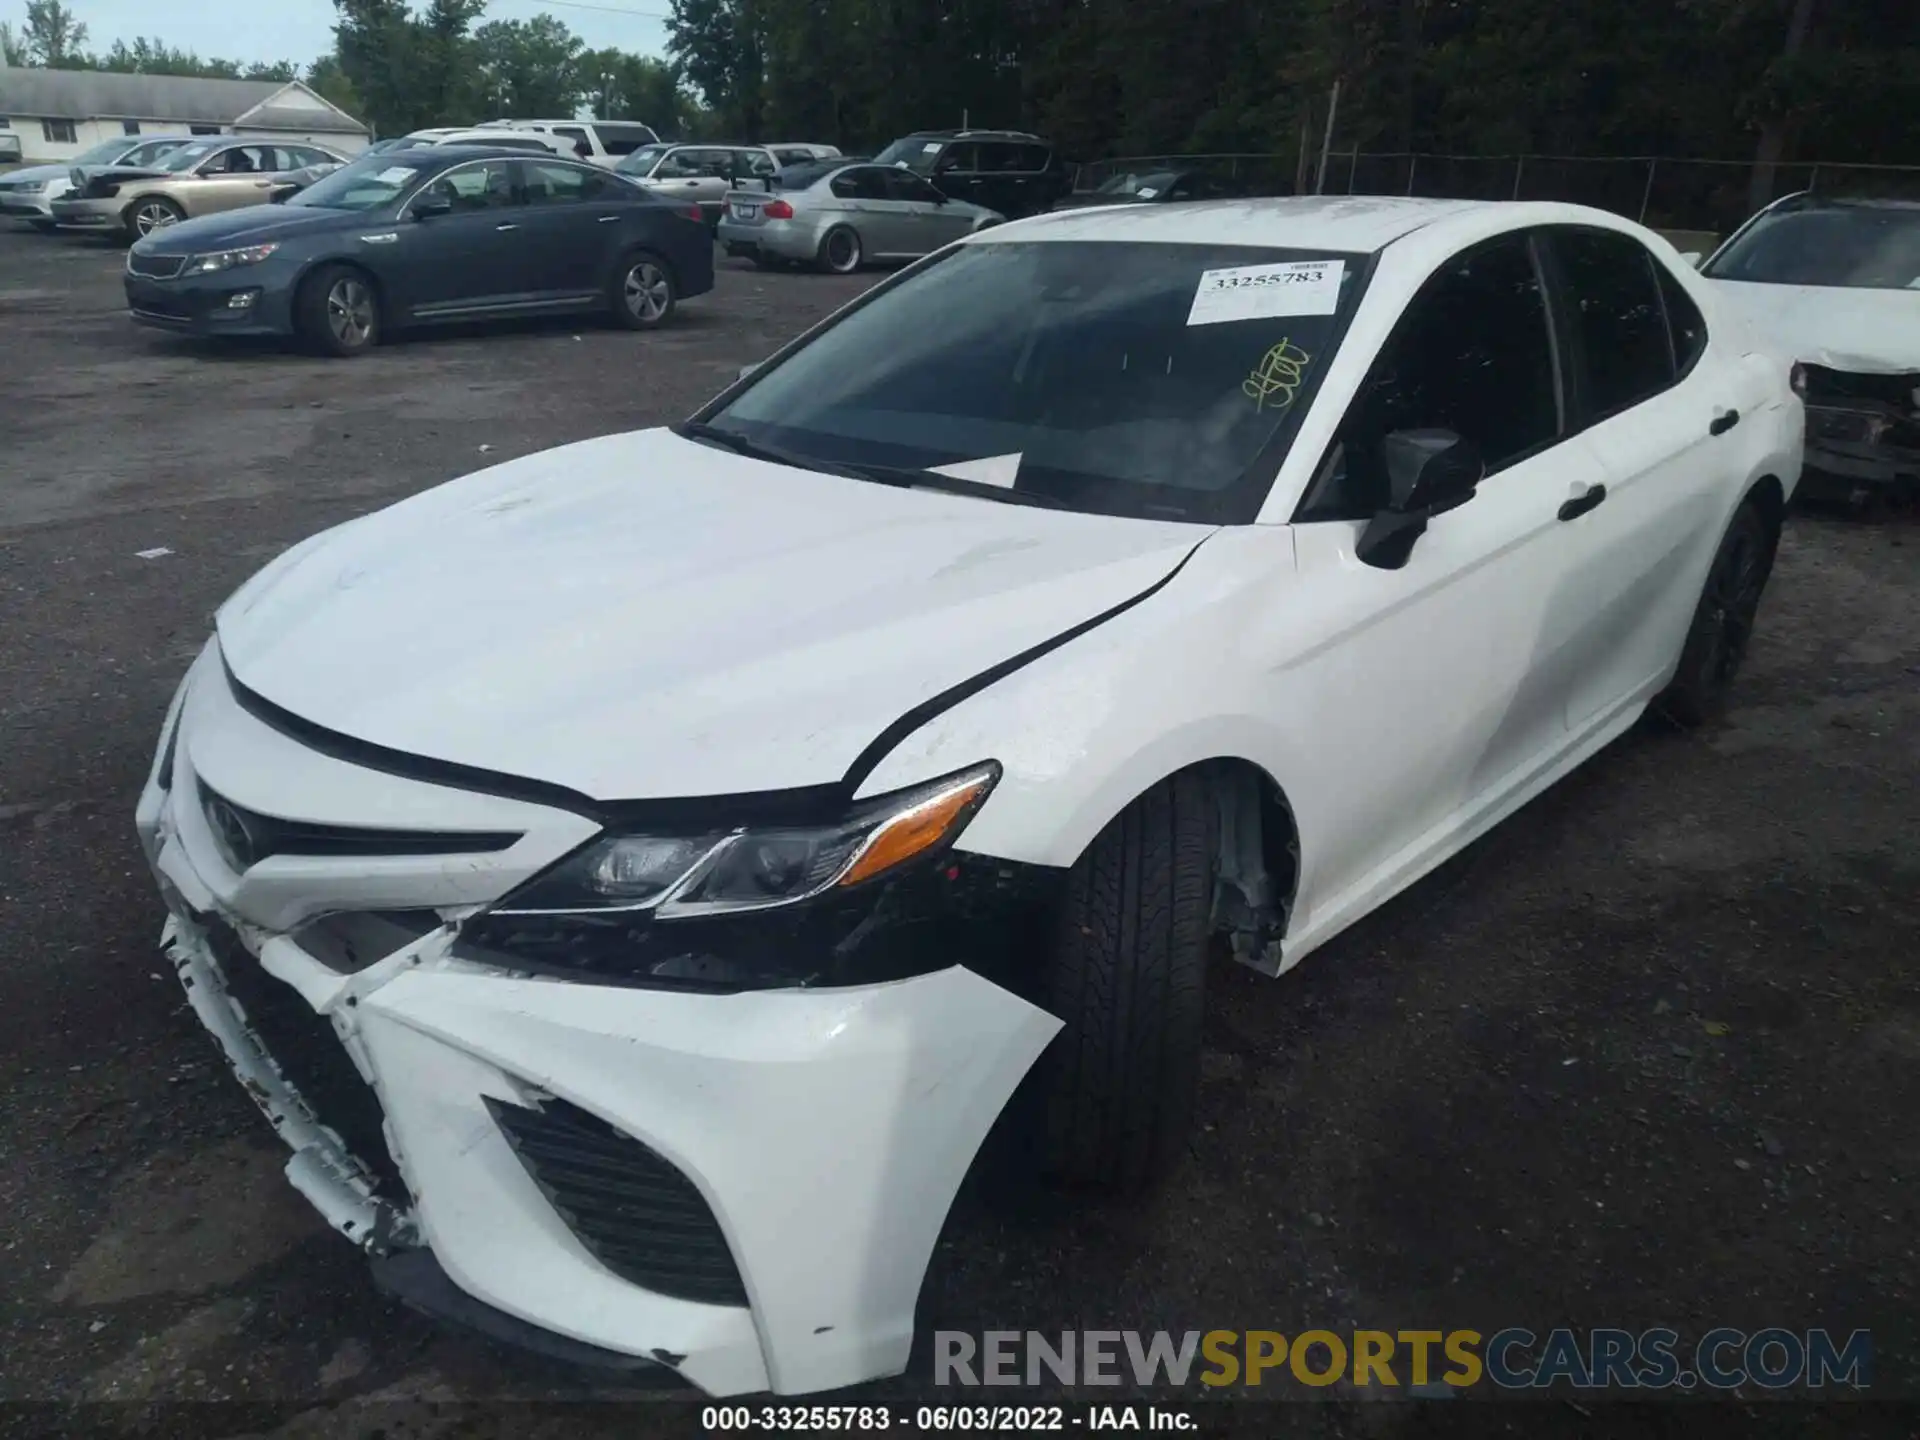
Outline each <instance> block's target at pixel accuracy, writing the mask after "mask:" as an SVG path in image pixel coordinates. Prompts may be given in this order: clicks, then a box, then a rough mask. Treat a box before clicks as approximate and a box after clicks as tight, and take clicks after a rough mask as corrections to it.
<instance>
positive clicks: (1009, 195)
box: [977, 140, 1038, 219]
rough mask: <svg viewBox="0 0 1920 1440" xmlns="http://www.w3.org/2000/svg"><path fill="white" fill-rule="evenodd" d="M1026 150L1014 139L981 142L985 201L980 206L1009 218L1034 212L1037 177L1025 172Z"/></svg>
mask: <svg viewBox="0 0 1920 1440" xmlns="http://www.w3.org/2000/svg"><path fill="white" fill-rule="evenodd" d="M1026 149H1027V147H1026V146H1024V145H1020V144H1017V143H1015V142H1014V141H1011V140H982V141H981V142H980V175H981V192H982V193H983V194H984V195H985V196H986V198H985V199H984V200H981V201H979V202H977V203H979V204H982V205H985V206H986V207H987V208H988V209H990V210H998V211H999V212H1000V213H1001V214H1002V215H1005V216H1007V217H1009V218H1010V219H1017V218H1019V217H1020V216H1022V215H1031V214H1032V213H1033V211H1034V208H1035V206H1034V182H1035V180H1036V179H1037V178H1038V177H1037V176H1035V175H1034V174H1033V173H1032V172H1031V171H1029V170H1027V169H1026V157H1025V151H1026Z"/></svg>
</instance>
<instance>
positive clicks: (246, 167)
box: [180, 145, 275, 215]
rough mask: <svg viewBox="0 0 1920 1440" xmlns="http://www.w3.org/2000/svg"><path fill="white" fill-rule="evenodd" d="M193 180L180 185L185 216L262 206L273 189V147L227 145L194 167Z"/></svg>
mask: <svg viewBox="0 0 1920 1440" xmlns="http://www.w3.org/2000/svg"><path fill="white" fill-rule="evenodd" d="M193 173H194V183H193V184H191V185H183V186H181V187H180V199H181V203H182V204H183V205H184V207H185V208H186V211H187V213H188V214H189V215H217V214H219V213H220V212H222V211H225V210H238V209H240V208H242V207H243V206H247V205H264V204H265V203H266V201H267V197H268V192H269V191H271V190H272V188H273V180H274V173H275V160H274V147H273V146H271V145H229V146H227V147H226V148H225V149H224V150H216V151H214V153H213V154H211V155H209V156H208V157H207V158H206V159H204V160H202V161H201V162H200V164H199V165H198V166H197V167H195V169H194V172H193Z"/></svg>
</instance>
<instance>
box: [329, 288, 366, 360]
mask: <svg viewBox="0 0 1920 1440" xmlns="http://www.w3.org/2000/svg"><path fill="white" fill-rule="evenodd" d="M327 328H328V329H329V330H331V331H332V332H333V338H334V339H335V340H337V341H338V342H339V343H340V345H341V346H342V347H344V348H346V349H352V350H357V349H359V348H360V347H361V346H362V345H364V344H366V343H367V340H368V338H369V337H370V336H371V335H372V334H373V292H372V291H371V290H369V289H368V288H367V287H366V284H365V283H364V282H363V281H360V280H356V279H354V278H353V277H352V276H351V275H343V276H341V277H340V278H339V279H338V280H336V281H334V282H333V286H332V288H331V289H329V290H328V291H327Z"/></svg>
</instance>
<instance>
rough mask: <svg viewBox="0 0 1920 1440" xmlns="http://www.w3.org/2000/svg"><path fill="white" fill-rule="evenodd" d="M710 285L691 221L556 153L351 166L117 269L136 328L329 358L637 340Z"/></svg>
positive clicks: (186, 228) (384, 158)
mask: <svg viewBox="0 0 1920 1440" xmlns="http://www.w3.org/2000/svg"><path fill="white" fill-rule="evenodd" d="M712 288H713V241H712V236H711V233H710V232H709V231H708V229H707V226H706V223H705V221H704V220H703V219H702V217H701V214H700V211H699V209H698V208H697V207H696V206H694V205H692V204H676V203H674V202H671V201H667V200H662V199H659V198H657V197H655V196H654V195H652V194H650V193H648V192H647V191H645V190H643V189H641V188H640V187H639V186H637V185H635V184H633V183H632V182H631V181H628V180H626V179H624V178H623V177H621V176H619V175H615V174H613V173H612V172H610V171H608V170H605V169H602V168H600V167H598V166H594V165H588V164H584V163H581V162H577V161H574V160H570V159H567V158H565V157H563V156H559V155H556V156H553V157H552V158H551V159H549V158H546V157H541V156H529V155H527V154H526V153H525V152H524V151H519V150H508V149H496V148H493V147H478V146H444V147H441V146H436V147H428V148H421V149H415V150H404V151H397V152H389V153H386V154H381V155H369V156H363V157H362V158H360V159H358V160H356V161H355V162H354V163H353V164H351V165H347V166H344V167H342V168H341V169H339V170H336V171H334V172H333V173H332V174H329V175H327V176H325V177H324V178H323V179H320V180H318V181H316V182H315V183H313V184H312V185H310V186H308V187H306V188H305V189H303V190H300V191H299V192H298V193H297V194H292V195H286V196H284V197H282V199H281V201H280V203H276V204H272V205H256V206H252V207H250V208H248V209H245V210H234V211H228V212H227V213H225V214H219V215H208V216H205V217H203V218H201V219H197V220H187V221H183V222H181V223H179V224H176V225H169V226H166V227H164V228H162V229H159V230H156V231H155V232H153V233H152V234H150V235H148V236H147V237H146V238H144V239H142V240H140V241H138V242H136V243H135V244H134V245H133V246H132V248H131V249H129V250H128V252H127V270H126V290H127V305H128V307H129V309H130V310H131V312H132V316H133V319H134V320H135V321H136V322H138V323H140V324H143V325H151V326H155V327H158V328H160V329H165V330H173V331H179V332H184V333H189V334H197V335H280V336H289V337H293V338H296V339H298V340H300V341H302V342H304V343H305V344H307V345H309V346H311V347H312V348H314V349H316V350H319V351H321V352H322V353H324V354H328V355H356V354H359V353H361V352H362V351H364V350H366V349H368V348H369V347H371V346H373V345H374V344H376V343H378V342H379V340H380V338H381V336H382V335H384V334H386V333H387V332H389V331H393V330H400V329H404V328H408V327H413V326H423V325H432V324H436V323H442V322H447V321H454V320H476V319H484V318H488V317H493V316H502V315H535V314H545V313H570V312H593V311H602V312H605V313H607V314H609V315H611V316H612V317H613V318H614V320H615V321H616V322H618V323H619V324H621V325H624V326H626V327H628V328H629V329H634V330H649V329H652V328H654V327H656V326H658V325H661V324H664V323H665V322H666V321H667V320H668V319H669V318H671V316H672V315H673V313H674V309H675V307H676V306H677V305H678V303H679V302H680V301H681V300H683V299H686V298H687V297H689V296H693V295H701V294H704V293H706V292H707V291H708V290H711V289H712Z"/></svg>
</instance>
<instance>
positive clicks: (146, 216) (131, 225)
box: [126, 195, 187, 240]
mask: <svg viewBox="0 0 1920 1440" xmlns="http://www.w3.org/2000/svg"><path fill="white" fill-rule="evenodd" d="M186 218H187V212H186V211H184V210H182V209H181V208H180V207H179V206H178V205H176V204H174V203H173V201H171V200H169V199H167V197H166V196H164V195H143V196H142V197H141V198H140V199H138V200H136V201H134V202H133V204H131V205H129V206H128V207H127V213H126V227H127V238H128V239H129V240H144V239H145V238H146V237H147V236H149V235H151V234H152V233H153V232H154V231H156V230H164V229H166V227H167V226H169V225H178V224H179V223H180V222H181V221H182V220H184V219H186Z"/></svg>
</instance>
